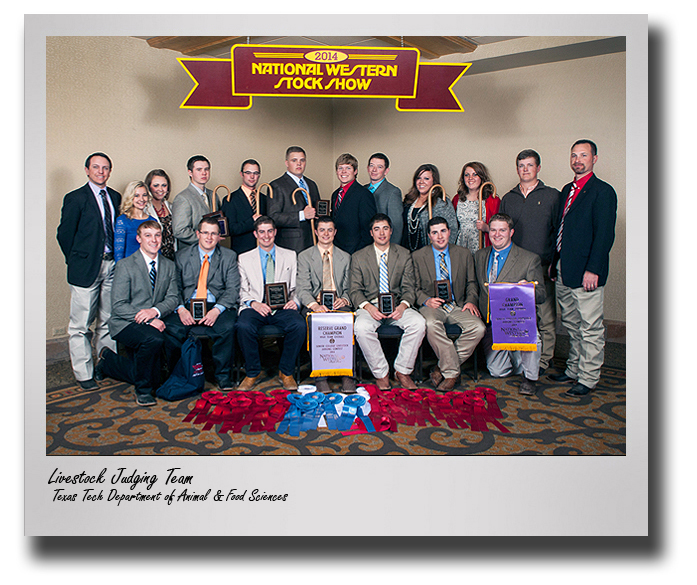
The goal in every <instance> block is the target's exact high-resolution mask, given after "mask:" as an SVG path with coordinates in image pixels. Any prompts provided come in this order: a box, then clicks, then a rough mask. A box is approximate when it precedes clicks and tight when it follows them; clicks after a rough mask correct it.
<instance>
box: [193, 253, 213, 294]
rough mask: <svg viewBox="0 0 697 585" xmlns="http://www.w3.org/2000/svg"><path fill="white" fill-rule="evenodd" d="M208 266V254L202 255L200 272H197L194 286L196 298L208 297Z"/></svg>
mask: <svg viewBox="0 0 697 585" xmlns="http://www.w3.org/2000/svg"><path fill="white" fill-rule="evenodd" d="M209 267H210V262H208V254H206V255H204V256H203V262H202V263H201V272H199V273H198V287H196V298H197V299H205V298H208V268H209Z"/></svg>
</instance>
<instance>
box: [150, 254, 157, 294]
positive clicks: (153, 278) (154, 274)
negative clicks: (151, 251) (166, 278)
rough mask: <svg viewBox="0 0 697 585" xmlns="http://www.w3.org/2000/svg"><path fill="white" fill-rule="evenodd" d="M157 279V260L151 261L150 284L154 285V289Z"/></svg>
mask: <svg viewBox="0 0 697 585" xmlns="http://www.w3.org/2000/svg"><path fill="white" fill-rule="evenodd" d="M156 280H157V270H156V269H155V261H154V260H152V261H151V262H150V284H151V285H152V290H155V281H156Z"/></svg>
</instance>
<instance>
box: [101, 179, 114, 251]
mask: <svg viewBox="0 0 697 585" xmlns="http://www.w3.org/2000/svg"><path fill="white" fill-rule="evenodd" d="M99 195H100V196H101V198H102V205H103V206H104V236H105V237H106V247H107V249H108V250H109V251H113V249H114V226H113V224H112V223H111V207H110V206H109V201H108V200H107V198H106V190H105V189H100V191H99Z"/></svg>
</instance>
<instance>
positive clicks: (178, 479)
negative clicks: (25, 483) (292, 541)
mask: <svg viewBox="0 0 697 585" xmlns="http://www.w3.org/2000/svg"><path fill="white" fill-rule="evenodd" d="M159 481H160V478H158V476H157V475H156V474H150V473H148V472H147V471H145V472H142V473H139V472H138V469H137V468H136V469H133V470H130V469H128V468H126V467H119V468H118V469H117V470H116V472H114V473H109V471H108V469H107V468H106V467H105V468H104V469H102V470H101V471H100V472H99V473H98V474H97V475H90V474H89V473H87V472H86V471H82V472H80V473H76V474H72V475H65V474H64V473H63V472H62V471H60V470H59V469H58V468H57V467H56V469H54V470H53V473H51V477H50V478H49V479H48V485H55V486H56V487H54V489H53V500H52V501H53V502H103V501H106V502H113V503H115V504H116V505H117V506H120V505H121V504H122V503H123V502H153V501H154V502H166V503H167V505H168V506H171V505H172V504H173V503H185V502H206V501H213V502H285V501H286V500H287V498H288V494H267V493H266V492H265V491H263V490H260V489H257V488H255V489H252V490H249V489H244V490H242V489H239V488H227V489H225V490H220V489H216V490H215V493H213V489H210V488H209V489H208V490H206V491H205V492H202V491H195V490H194V489H193V487H194V476H193V475H186V474H184V473H181V468H180V467H172V468H170V469H168V470H167V477H165V479H164V483H163V484H162V483H161V484H160V485H161V486H162V487H163V488H165V487H166V488H167V489H164V490H161V491H156V489H157V488H158V487H160V486H158V485H157V484H158V482H159ZM110 485H111V486H116V487H109V486H110ZM58 486H63V487H58ZM102 486H103V487H102ZM182 486H184V487H182ZM189 486H190V487H189ZM153 488H155V489H153ZM170 489H171V491H170Z"/></svg>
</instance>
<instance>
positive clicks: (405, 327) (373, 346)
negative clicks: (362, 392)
mask: <svg viewBox="0 0 697 585" xmlns="http://www.w3.org/2000/svg"><path fill="white" fill-rule="evenodd" d="M383 324H385V325H396V326H397V327H399V328H400V329H401V330H402V331H403V334H402V339H401V340H400V342H399V352H398V353H397V358H396V359H395V361H394V369H395V371H397V372H399V373H400V374H406V375H410V374H411V373H412V371H413V370H414V362H415V361H416V356H417V355H418V354H419V347H420V346H421V342H422V341H423V338H424V334H425V332H426V322H425V321H424V318H423V317H422V316H421V315H419V313H418V311H415V310H414V309H411V308H409V309H407V310H406V311H404V314H403V315H402V318H401V319H397V320H395V319H383V320H381V321H376V320H375V319H373V318H372V317H371V315H370V313H368V311H366V310H365V309H358V310H357V311H356V321H355V322H354V325H353V332H354V335H355V336H356V341H358V345H360V346H361V351H362V352H363V357H365V361H366V362H368V367H370V371H371V372H372V374H373V376H375V378H384V377H385V376H387V374H388V373H389V371H390V365H389V364H388V363H387V358H385V353H384V352H383V351H382V346H381V345H380V340H379V339H378V334H377V330H378V327H380V325H383Z"/></svg>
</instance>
